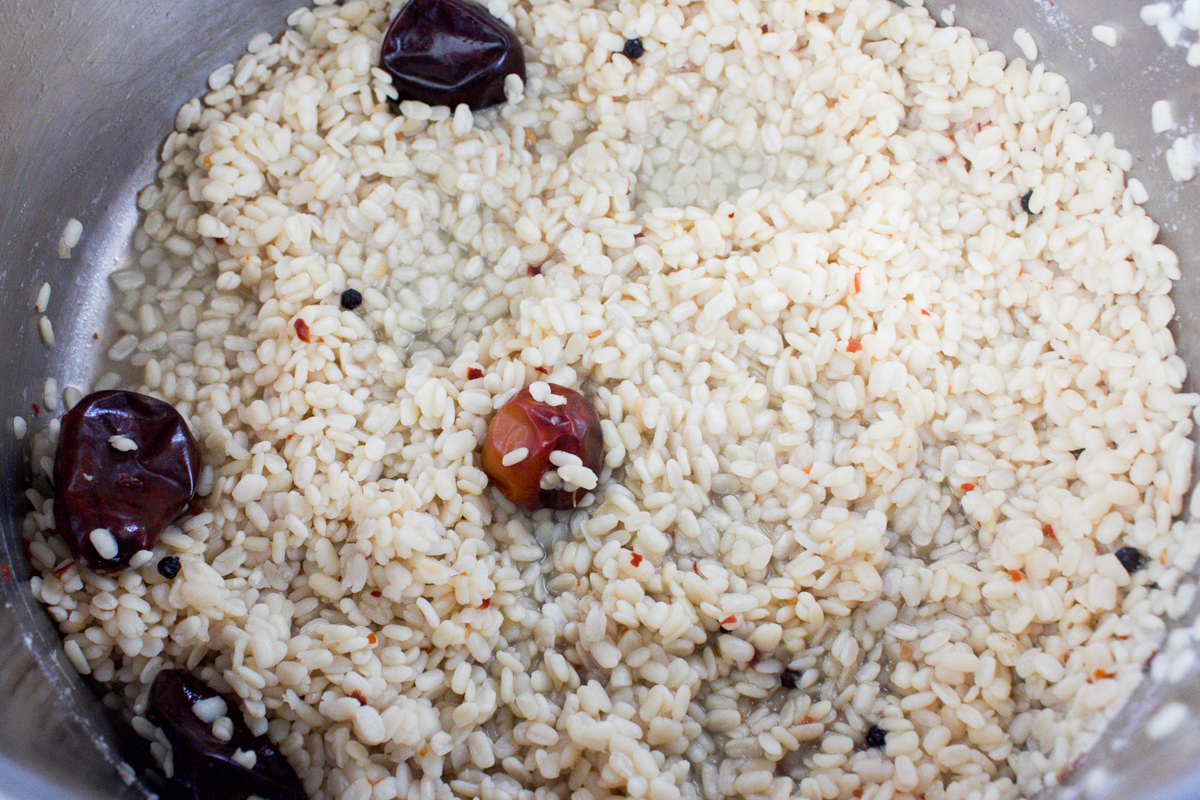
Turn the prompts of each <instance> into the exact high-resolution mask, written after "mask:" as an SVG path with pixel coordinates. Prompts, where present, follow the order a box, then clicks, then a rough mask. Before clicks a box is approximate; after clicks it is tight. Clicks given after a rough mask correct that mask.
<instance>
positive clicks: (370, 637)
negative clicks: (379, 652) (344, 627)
mask: <svg viewBox="0 0 1200 800" xmlns="http://www.w3.org/2000/svg"><path fill="white" fill-rule="evenodd" d="M367 641H368V642H370V643H371V644H375V643H376V642H378V641H379V637H378V636H376V635H375V632H374V631H372V632H371V633H368V634H367Z"/></svg>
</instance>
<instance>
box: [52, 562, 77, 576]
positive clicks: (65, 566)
mask: <svg viewBox="0 0 1200 800" xmlns="http://www.w3.org/2000/svg"><path fill="white" fill-rule="evenodd" d="M73 566H75V562H74V561H72V560H71V559H69V558H68V559H67V560H66V561H64V562H63V563H61V564H59V565H58V566H57V567H55V568H54V577H56V578H61V577H62V576H63V575H66V574H67V570H69V569H70V568H71V567H73Z"/></svg>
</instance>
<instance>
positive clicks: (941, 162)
mask: <svg viewBox="0 0 1200 800" xmlns="http://www.w3.org/2000/svg"><path fill="white" fill-rule="evenodd" d="M937 163H939V164H945V163H946V157H945V156H938V157H937Z"/></svg>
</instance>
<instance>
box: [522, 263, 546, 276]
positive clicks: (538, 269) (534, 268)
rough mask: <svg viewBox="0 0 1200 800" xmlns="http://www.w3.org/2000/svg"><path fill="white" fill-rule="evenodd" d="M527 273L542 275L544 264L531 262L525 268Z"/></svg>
mask: <svg viewBox="0 0 1200 800" xmlns="http://www.w3.org/2000/svg"><path fill="white" fill-rule="evenodd" d="M525 274H527V275H529V276H530V277H533V276H534V275H541V274H542V265H541V264H530V265H529V266H527V267H526V268H525Z"/></svg>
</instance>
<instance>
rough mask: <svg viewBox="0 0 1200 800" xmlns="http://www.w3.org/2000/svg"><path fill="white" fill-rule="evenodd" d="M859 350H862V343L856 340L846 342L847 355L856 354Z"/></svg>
mask: <svg viewBox="0 0 1200 800" xmlns="http://www.w3.org/2000/svg"><path fill="white" fill-rule="evenodd" d="M859 350H862V342H860V341H859V340H858V339H851V340H850V341H848V342H846V352H847V353H857V352H858V351H859Z"/></svg>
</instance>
